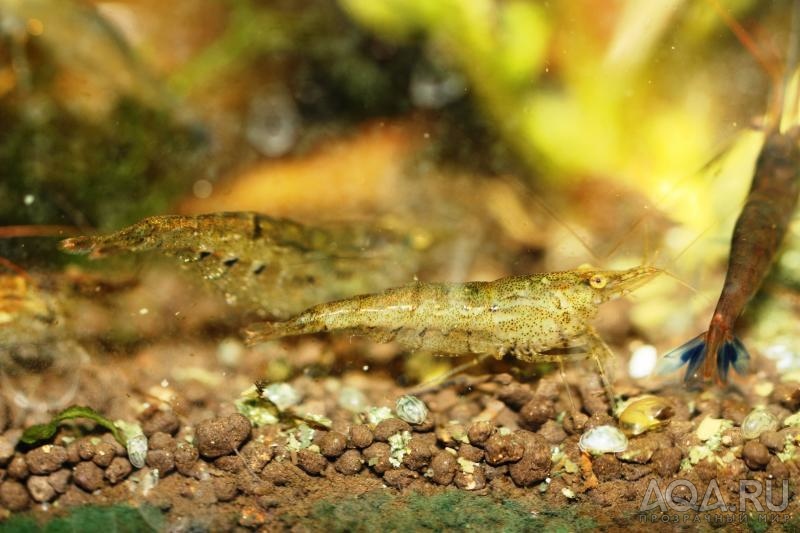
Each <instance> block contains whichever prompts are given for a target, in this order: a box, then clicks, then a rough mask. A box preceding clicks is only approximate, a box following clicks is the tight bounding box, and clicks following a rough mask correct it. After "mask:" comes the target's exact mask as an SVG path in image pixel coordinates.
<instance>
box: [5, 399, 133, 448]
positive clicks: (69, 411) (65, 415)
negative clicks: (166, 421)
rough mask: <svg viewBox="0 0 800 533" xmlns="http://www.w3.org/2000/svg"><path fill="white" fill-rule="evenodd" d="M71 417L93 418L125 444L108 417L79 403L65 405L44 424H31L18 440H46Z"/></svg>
mask: <svg viewBox="0 0 800 533" xmlns="http://www.w3.org/2000/svg"><path fill="white" fill-rule="evenodd" d="M73 418H88V419H89V420H94V421H95V422H97V423H98V424H100V425H101V426H103V427H104V428H106V429H108V430H109V431H111V434H112V435H114V438H115V439H116V440H117V442H119V443H120V444H122V445H123V446H125V437H124V435H123V434H122V432H121V431H120V429H119V428H118V427H117V426H115V425H114V423H113V422H112V421H111V420H109V419H108V418H106V417H104V416H103V415H101V414H100V413H98V412H97V411H95V410H94V409H92V408H91V407H85V406H81V405H73V406H70V407H67V408H66V409H64V410H63V411H61V412H60V413H58V414H57V415H56V416H54V417H53V418H52V420H50V422H48V423H46V424H37V425H35V426H31V427H29V428H28V429H26V430H25V432H24V433H23V434H22V437H21V438H20V440H21V441H22V442H24V443H25V444H34V443H36V442H39V441H42V440H47V439H51V438H53V435H55V434H56V431H57V430H58V425H59V424H60V423H61V422H63V421H65V420H71V419H73Z"/></svg>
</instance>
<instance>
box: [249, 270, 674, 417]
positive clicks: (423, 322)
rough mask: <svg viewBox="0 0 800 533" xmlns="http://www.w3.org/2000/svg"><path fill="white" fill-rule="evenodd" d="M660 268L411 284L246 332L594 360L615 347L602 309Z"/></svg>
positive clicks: (259, 337) (256, 337) (451, 352)
mask: <svg viewBox="0 0 800 533" xmlns="http://www.w3.org/2000/svg"><path fill="white" fill-rule="evenodd" d="M660 273H661V270H660V269H658V268H655V267H651V266H640V267H635V268H631V269H628V270H597V269H594V268H580V269H577V270H569V271H564V272H548V273H541V274H533V275H529V276H516V277H509V278H502V279H499V280H496V281H489V282H470V283H419V282H418V283H413V284H411V285H406V286H403V287H399V288H394V289H389V290H386V291H384V292H381V293H377V294H367V295H363V296H356V297H354V298H348V299H345V300H339V301H335V302H331V303H325V304H320V305H316V306H314V307H311V308H309V309H307V310H306V311H303V312H302V313H300V314H298V315H297V316H295V317H293V318H291V319H289V320H286V321H283V322H262V323H258V324H255V325H253V326H251V327H250V328H248V331H247V337H248V341H249V342H250V343H251V344H255V343H258V342H262V341H266V340H270V339H277V338H281V337H288V336H294V335H303V334H307V333H318V332H328V331H345V332H350V333H355V334H362V335H366V336H369V337H371V338H373V339H375V340H377V341H379V342H387V341H390V340H394V341H396V342H398V343H399V344H401V345H402V346H404V347H406V348H409V349H412V350H429V351H432V352H434V353H435V354H437V355H444V356H458V355H468V354H478V355H491V356H494V357H496V358H498V359H499V358H502V357H503V356H505V355H506V354H510V355H513V356H514V357H516V358H517V359H519V360H522V361H526V362H545V361H559V362H560V361H563V360H565V359H567V360H568V359H585V358H592V359H594V360H595V361H596V362H597V364H598V366H599V368H600V374H601V378H602V379H603V384H604V386H605V388H606V392H607V393H608V394H609V396H610V400H611V401H612V405H613V394H612V393H611V388H610V384H609V383H608V380H607V378H606V376H605V372H604V370H603V360H604V359H605V358H607V357H608V356H609V355H611V352H610V349H609V348H608V346H606V344H605V343H604V342H603V340H602V339H601V338H600V337H599V336H598V335H597V332H596V331H595V330H594V328H593V327H592V325H591V321H592V319H593V318H594V317H595V316H596V315H597V311H598V306H599V305H600V304H602V303H603V302H606V301H608V300H611V299H614V298H618V297H620V296H623V295H625V294H628V293H630V292H631V291H633V290H634V289H636V288H638V287H640V286H641V285H643V284H645V283H647V282H648V281H650V280H651V279H652V278H654V277H655V276H656V275H658V274H660Z"/></svg>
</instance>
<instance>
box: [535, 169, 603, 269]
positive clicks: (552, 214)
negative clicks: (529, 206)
mask: <svg viewBox="0 0 800 533" xmlns="http://www.w3.org/2000/svg"><path fill="white" fill-rule="evenodd" d="M528 190H529V191H530V194H529V197H530V198H531V199H532V200H533V201H534V202H536V204H537V205H538V206H539V207H541V208H542V210H543V211H544V212H545V213H547V214H548V215H549V216H550V217H552V218H553V220H555V221H556V222H558V223H559V224H561V226H562V227H563V228H565V229H566V230H567V231H568V232H569V233H570V235H572V236H573V237H575V240H577V241H578V242H579V243H581V245H582V246H583V248H584V249H585V250H586V251H587V252H589V255H591V256H592V259H594V260H595V261H597V262H598V263H601V261H602V260H601V258H600V257H599V256H598V255H597V253H595V251H594V250H593V249H592V247H591V246H589V243H588V242H586V240H585V239H584V238H583V237H581V236H580V235H579V234H578V232H577V231H575V228H573V227H572V226H570V225H569V224H567V222H566V221H565V220H563V219H562V218H561V217H559V216H558V215H557V214H556V212H555V211H553V209H552V208H551V207H550V206H549V205H547V204H546V203H545V202H544V200H542V198H541V196H540V195H539V193H538V191H536V190H535V189H534V188H533V186H530V185H529V186H528Z"/></svg>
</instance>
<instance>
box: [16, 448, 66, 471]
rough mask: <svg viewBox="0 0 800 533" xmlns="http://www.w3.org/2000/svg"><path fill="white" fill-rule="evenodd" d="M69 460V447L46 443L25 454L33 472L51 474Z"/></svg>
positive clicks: (29, 467) (29, 468)
mask: <svg viewBox="0 0 800 533" xmlns="http://www.w3.org/2000/svg"><path fill="white" fill-rule="evenodd" d="M66 461H67V449H66V448H64V447H63V446H53V445H52V444H46V445H44V446H40V447H39V448H34V449H33V450H31V451H29V452H28V453H27V454H26V455H25V462H26V463H27V464H28V470H29V471H30V472H31V473H32V474H37V475H39V474H50V473H52V472H55V471H56V470H58V469H59V468H61V465H63V464H64V463H65V462H66Z"/></svg>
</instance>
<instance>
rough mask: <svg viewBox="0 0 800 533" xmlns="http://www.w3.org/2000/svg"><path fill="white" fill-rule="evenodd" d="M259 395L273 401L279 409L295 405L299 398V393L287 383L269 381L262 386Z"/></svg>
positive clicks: (282, 409) (283, 409)
mask: <svg viewBox="0 0 800 533" xmlns="http://www.w3.org/2000/svg"><path fill="white" fill-rule="evenodd" d="M261 396H262V397H264V398H265V399H267V400H269V401H271V402H272V403H274V404H275V407H277V408H278V409H280V410H281V411H285V410H286V409H288V408H289V407H292V406H293V405H297V404H298V403H300V400H301V397H300V393H299V392H297V390H295V388H294V387H292V386H291V385H289V384H288V383H270V384H269V385H267V386H266V387H264V390H263V391H262V392H261Z"/></svg>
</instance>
